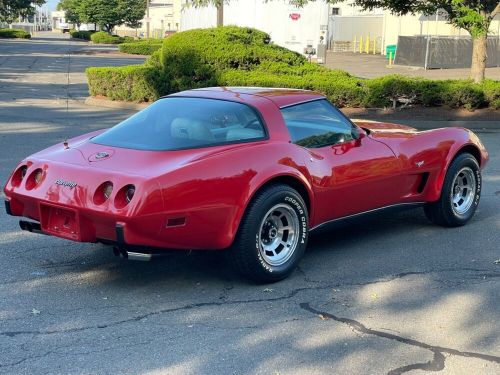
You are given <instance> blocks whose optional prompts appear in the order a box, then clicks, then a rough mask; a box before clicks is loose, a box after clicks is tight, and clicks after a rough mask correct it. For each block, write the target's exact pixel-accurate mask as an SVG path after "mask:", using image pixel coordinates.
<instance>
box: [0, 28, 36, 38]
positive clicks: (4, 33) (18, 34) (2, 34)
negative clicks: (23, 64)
mask: <svg viewBox="0 0 500 375" xmlns="http://www.w3.org/2000/svg"><path fill="white" fill-rule="evenodd" d="M0 38H18V39H30V38H31V34H30V33H27V32H26V31H24V30H21V29H0Z"/></svg>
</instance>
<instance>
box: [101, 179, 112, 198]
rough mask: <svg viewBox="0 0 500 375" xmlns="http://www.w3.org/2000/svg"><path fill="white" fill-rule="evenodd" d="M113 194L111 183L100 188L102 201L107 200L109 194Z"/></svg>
mask: <svg viewBox="0 0 500 375" xmlns="http://www.w3.org/2000/svg"><path fill="white" fill-rule="evenodd" d="M112 192H113V183H111V182H106V183H105V184H104V186H103V188H102V194H103V195H104V199H105V200H108V199H109V197H111V193H112Z"/></svg>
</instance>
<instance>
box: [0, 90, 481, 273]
mask: <svg viewBox="0 0 500 375" xmlns="http://www.w3.org/2000/svg"><path fill="white" fill-rule="evenodd" d="M487 160H488V154H487V152H486V150H485V148H484V146H483V145H482V144H481V141H480V140H479V138H478V137H477V136H476V135H475V134H474V133H473V132H471V131H469V130H466V129H462V128H445V129H437V130H431V131H422V132H420V131H417V130H415V129H413V128H410V127H407V126H402V125H394V124H387V123H377V122H369V121H350V120H349V119H348V118H346V117H345V116H344V115H343V114H342V113H341V112H340V111H339V110H337V109H336V108H335V107H334V106H333V105H332V104H331V103H330V102H328V101H327V100H326V99H325V97H323V96H321V95H320V94H317V93H314V92H309V91H302V90H289V89H264V88H207V89H199V90H191V91H185V92H181V93H177V94H174V95H169V96H167V97H164V98H161V99H159V100H158V101H156V102H155V103H153V104H152V105H150V106H149V107H147V108H146V109H144V110H142V111H140V112H138V113H137V114H135V115H134V116H132V117H130V118H129V119H127V120H125V121H123V122H122V123H120V124H118V125H116V126H115V127H113V128H111V129H108V130H101V131H97V132H93V133H90V134H86V135H83V136H80V137H77V138H74V139H71V140H69V141H67V142H64V143H60V144H57V145H55V146H52V147H50V148H48V149H46V150H43V151H40V152H38V153H36V154H34V155H31V156H29V157H28V158H26V159H25V160H23V161H22V162H21V163H20V164H19V166H18V167H17V168H16V169H15V170H14V172H13V174H12V175H11V177H10V179H9V181H8V182H7V184H6V186H5V195H6V197H7V199H6V202H5V203H6V209H7V212H8V213H9V214H11V215H14V216H24V217H27V218H30V219H32V220H31V221H25V220H22V221H20V225H21V228H22V229H25V230H28V231H30V232H38V233H43V234H48V235H53V236H58V237H62V238H66V239H69V240H72V241H82V242H102V243H105V244H110V245H114V249H115V253H118V254H122V255H124V256H125V257H129V258H136V259H137V258H140V257H144V258H149V257H151V256H152V255H154V254H157V253H161V251H162V249H227V254H228V256H229V257H230V259H232V261H234V264H235V265H236V266H237V268H238V269H239V270H240V271H241V272H242V273H243V274H244V275H246V276H247V277H249V278H252V279H254V280H258V281H264V282H271V281H277V280H280V279H283V278H285V277H286V276H288V275H289V274H290V273H291V272H292V271H293V269H294V268H295V266H296V265H297V263H298V262H299V260H300V258H301V256H302V255H303V253H304V250H305V249H306V245H307V239H308V235H309V233H310V232H313V231H315V230H317V229H320V228H325V227H326V226H327V224H329V223H333V222H338V221H339V220H342V219H345V218H352V217H355V216H358V215H361V214H364V213H372V212H375V211H379V210H381V209H385V208H398V207H413V206H418V205H421V206H423V207H424V209H425V213H426V214H427V216H428V218H429V219H430V220H431V221H433V222H435V223H437V224H440V225H444V226H459V225H463V224H465V223H466V222H467V221H469V220H470V219H471V217H472V216H473V215H474V212H475V210H476V208H477V205H478V204H479V199H480V195H481V184H482V182H481V169H482V168H484V166H485V164H486V162H487Z"/></svg>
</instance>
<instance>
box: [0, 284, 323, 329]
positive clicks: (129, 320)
mask: <svg viewBox="0 0 500 375" xmlns="http://www.w3.org/2000/svg"><path fill="white" fill-rule="evenodd" d="M329 288H331V286H330V285H328V286H322V287H317V286H316V287H304V288H298V289H294V290H292V291H290V292H289V293H287V294H285V295H282V296H280V297H275V298H255V299H248V300H233V301H214V302H200V303H193V304H188V305H184V306H179V307H173V308H167V309H160V310H156V311H150V312H147V313H144V314H140V315H136V316H133V317H130V318H127V319H122V320H118V321H115V322H111V323H107V324H97V325H93V326H85V327H75V328H68V329H62V330H57V329H55V330H46V331H4V332H0V336H7V337H16V336H19V335H35V336H37V335H53V334H60V333H75V332H82V331H86V330H91V329H106V328H110V327H115V326H118V325H121V324H126V323H132V322H139V321H141V320H143V319H146V318H149V317H152V316H157V315H162V314H167V313H173V312H178V311H186V310H192V309H197V308H201V307H217V306H225V305H241V304H248V303H261V302H276V301H283V300H287V299H290V298H293V297H295V296H296V295H297V294H298V293H300V292H303V291H310V290H325V289H329Z"/></svg>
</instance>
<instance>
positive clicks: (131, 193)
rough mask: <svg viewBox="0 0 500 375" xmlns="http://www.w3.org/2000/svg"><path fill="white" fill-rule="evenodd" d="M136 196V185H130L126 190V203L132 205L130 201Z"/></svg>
mask: <svg viewBox="0 0 500 375" xmlns="http://www.w3.org/2000/svg"><path fill="white" fill-rule="evenodd" d="M134 194H135V186H134V185H128V186H127V187H126V188H125V201H126V202H127V203H130V201H131V200H132V198H133V197H134Z"/></svg>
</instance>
